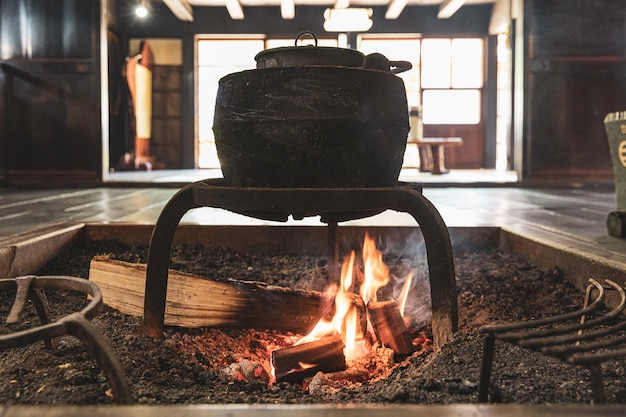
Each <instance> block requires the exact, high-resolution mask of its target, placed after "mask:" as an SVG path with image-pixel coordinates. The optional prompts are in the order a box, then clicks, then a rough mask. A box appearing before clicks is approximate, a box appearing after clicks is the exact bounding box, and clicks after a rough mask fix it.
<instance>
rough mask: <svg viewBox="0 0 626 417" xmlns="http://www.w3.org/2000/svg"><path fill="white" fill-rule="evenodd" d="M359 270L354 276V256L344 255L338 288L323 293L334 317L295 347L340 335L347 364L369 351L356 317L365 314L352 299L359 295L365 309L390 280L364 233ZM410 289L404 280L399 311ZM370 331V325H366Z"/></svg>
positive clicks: (332, 287) (316, 326)
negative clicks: (330, 301)
mask: <svg viewBox="0 0 626 417" xmlns="http://www.w3.org/2000/svg"><path fill="white" fill-rule="evenodd" d="M362 256H363V271H362V274H360V273H356V270H357V269H358V268H357V264H356V254H355V252H354V251H352V252H351V253H350V255H349V256H347V257H346V258H345V259H344V261H343V264H342V267H341V280H340V283H339V285H336V284H335V285H332V286H330V287H329V288H328V289H327V292H329V293H330V294H331V296H334V304H335V314H334V316H333V317H332V319H330V320H326V319H320V321H319V322H318V323H317V324H316V325H315V327H314V328H313V330H311V332H310V333H309V334H308V335H306V336H305V337H303V338H302V339H300V340H299V341H298V342H296V345H299V344H303V343H308V342H312V341H314V340H318V339H321V338H323V337H327V336H333V335H337V334H339V335H341V338H342V341H343V342H344V345H345V349H344V354H345V357H346V360H347V361H351V360H354V359H356V358H358V357H360V356H363V355H365V354H367V353H368V352H369V350H370V347H369V343H368V341H367V340H366V339H365V338H364V336H365V335H364V334H363V333H364V330H365V329H362V328H361V325H360V318H361V317H362V315H363V314H366V313H365V311H361V312H359V309H358V304H357V303H355V299H356V298H357V297H359V296H360V298H361V299H362V300H363V303H364V304H365V305H366V306H367V305H368V304H369V303H371V302H376V301H377V293H378V291H379V290H380V289H381V288H382V287H384V286H385V285H387V284H388V283H389V282H390V281H391V278H390V274H389V268H388V267H387V265H386V264H385V263H384V262H383V255H382V253H381V252H380V251H379V250H378V249H377V248H376V242H375V240H374V239H373V238H372V237H371V236H370V235H369V233H367V232H366V233H365V239H364V242H363V251H362ZM355 276H356V277H357V278H360V282H359V295H358V296H357V295H356V293H355V290H354V287H355ZM409 286H410V277H409V278H407V279H406V280H405V284H404V287H403V289H402V291H401V295H400V298H401V299H400V300H399V301H398V304H399V306H401V310H400V311H401V312H402V310H404V304H405V300H406V297H407V293H408V289H409ZM368 327H369V328H371V325H369V324H368Z"/></svg>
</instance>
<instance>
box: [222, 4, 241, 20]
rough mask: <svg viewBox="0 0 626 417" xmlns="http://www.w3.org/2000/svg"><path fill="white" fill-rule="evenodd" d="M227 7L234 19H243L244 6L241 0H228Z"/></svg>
mask: <svg viewBox="0 0 626 417" xmlns="http://www.w3.org/2000/svg"><path fill="white" fill-rule="evenodd" d="M226 9H227V10H228V14H229V15H230V18H231V19H233V20H243V17H244V16H243V8H242V7H241V3H239V0H226Z"/></svg>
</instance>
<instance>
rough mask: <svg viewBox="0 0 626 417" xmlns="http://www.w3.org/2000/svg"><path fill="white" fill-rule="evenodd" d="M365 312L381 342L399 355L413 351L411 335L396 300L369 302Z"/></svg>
mask: <svg viewBox="0 0 626 417" xmlns="http://www.w3.org/2000/svg"><path fill="white" fill-rule="evenodd" d="M367 313H368V315H369V318H370V321H371V323H372V327H373V328H374V333H375V334H376V338H378V341H379V342H380V343H381V344H383V345H385V346H388V347H390V348H391V349H392V350H393V351H394V352H395V353H397V354H399V355H408V354H410V353H411V352H413V342H412V341H411V335H410V334H409V329H407V327H406V324H405V323H404V319H403V318H402V315H401V314H400V309H399V308H398V303H397V302H395V301H394V300H391V301H379V302H372V303H369V304H368V305H367Z"/></svg>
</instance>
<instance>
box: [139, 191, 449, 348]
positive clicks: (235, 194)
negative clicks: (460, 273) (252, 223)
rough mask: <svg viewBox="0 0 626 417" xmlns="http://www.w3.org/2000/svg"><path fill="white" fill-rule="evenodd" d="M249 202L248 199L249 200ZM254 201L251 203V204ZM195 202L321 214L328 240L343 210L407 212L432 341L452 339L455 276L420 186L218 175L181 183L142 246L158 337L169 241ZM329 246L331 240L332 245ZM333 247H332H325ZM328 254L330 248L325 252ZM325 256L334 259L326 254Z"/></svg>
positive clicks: (149, 323) (150, 321)
mask: <svg viewBox="0 0 626 417" xmlns="http://www.w3.org/2000/svg"><path fill="white" fill-rule="evenodd" d="M251 202H253V203H251ZM252 204H254V207H251V205H252ZM197 207H215V208H222V209H226V210H229V211H232V212H235V213H242V214H246V215H250V216H252V217H256V216H255V214H259V215H260V216H263V217H259V218H265V219H273V220H286V218H287V217H288V216H289V215H290V214H294V213H295V214H294V218H301V217H302V214H303V213H306V215H316V214H317V215H321V216H322V220H323V221H326V222H327V223H329V224H330V226H329V227H330V231H329V243H332V242H331V241H336V236H335V233H336V230H334V229H333V228H334V227H336V226H334V225H333V224H332V223H333V222H335V223H336V219H343V218H345V217H346V213H355V216H356V217H353V218H362V217H369V216H370V215H371V214H366V213H372V212H373V213H380V212H382V211H384V210H387V209H391V210H395V211H400V212H405V213H409V214H410V215H411V216H413V218H414V219H415V220H416V221H417V223H418V224H419V226H420V230H421V231H422V234H423V236H424V243H425V245H426V254H427V258H428V271H429V276H430V287H431V303H432V313H433V320H432V328H433V339H434V340H433V342H434V345H435V347H436V348H439V347H440V346H442V345H443V344H445V343H446V342H448V341H449V340H451V339H452V337H453V335H454V333H455V332H456V331H457V326H458V310H457V299H456V276H455V272H454V259H453V257H452V245H451V243H450V235H449V234H448V228H447V227H446V225H445V223H444V221H443V219H442V218H441V216H440V215H439V212H438V211H437V209H436V208H435V207H434V206H433V205H432V203H431V202H430V201H428V199H426V198H425V197H424V196H423V195H422V194H421V192H420V191H418V190H416V189H414V188H412V187H410V186H398V187H389V188H358V189H353V188H350V189H337V188H331V189H265V188H239V187H228V186H225V185H224V184H223V182H220V181H219V180H205V181H199V182H197V183H193V184H189V185H188V186H186V187H184V188H182V189H181V190H180V191H179V192H178V193H176V194H175V195H174V197H172V199H171V200H170V201H169V202H168V203H167V204H166V205H165V207H164V208H163V211H162V212H161V215H160V216H159V218H158V220H157V222H156V225H155V227H154V231H153V233H152V238H151V241H150V249H149V251H148V264H147V271H146V289H145V295H144V324H145V326H146V329H147V331H148V332H150V333H151V334H152V335H154V336H156V337H159V336H161V334H162V331H163V322H164V318H165V302H166V295H167V279H168V268H169V262H170V251H171V248H172V241H173V239H174V234H175V232H176V228H177V226H178V223H179V222H180V219H181V218H182V217H183V215H184V214H185V213H186V212H187V211H189V210H191V209H192V208H197ZM296 214H297V216H296ZM333 246H334V245H333ZM330 250H331V251H334V249H330ZM331 257H334V252H332V253H331ZM329 262H334V261H333V260H331V259H329Z"/></svg>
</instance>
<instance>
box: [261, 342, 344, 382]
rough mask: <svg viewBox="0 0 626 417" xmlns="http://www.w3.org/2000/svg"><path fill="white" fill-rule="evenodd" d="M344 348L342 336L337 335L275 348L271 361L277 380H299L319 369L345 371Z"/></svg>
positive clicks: (323, 370)
mask: <svg viewBox="0 0 626 417" xmlns="http://www.w3.org/2000/svg"><path fill="white" fill-rule="evenodd" d="M343 348H344V344H343V341H342V340H341V336H340V335H335V336H328V337H323V338H321V339H317V340H314V341H312V342H308V343H303V344H300V345H294V346H288V347H286V348H283V349H278V350H275V351H274V352H272V355H271V363H272V366H273V367H274V374H275V376H276V382H295V381H299V380H302V378H305V377H307V376H311V375H315V374H316V373H317V372H318V371H322V372H336V371H343V370H344V369H346V358H345V356H344V354H343Z"/></svg>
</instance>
